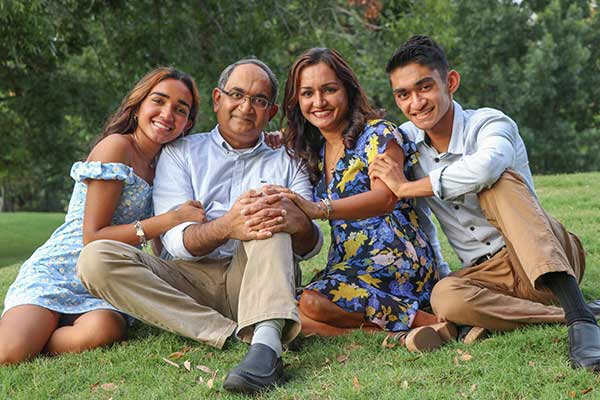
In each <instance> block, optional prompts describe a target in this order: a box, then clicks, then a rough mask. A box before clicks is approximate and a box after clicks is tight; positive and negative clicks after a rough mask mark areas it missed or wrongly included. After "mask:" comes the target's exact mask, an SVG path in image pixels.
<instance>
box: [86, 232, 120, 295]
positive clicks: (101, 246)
mask: <svg viewBox="0 0 600 400" xmlns="http://www.w3.org/2000/svg"><path fill="white" fill-rule="evenodd" d="M115 243H116V242H114V241H112V240H97V241H94V242H91V243H90V244H88V245H86V246H85V247H84V248H83V250H82V251H81V253H80V255H79V259H78V261H77V276H78V277H79V279H80V280H81V282H82V283H83V285H84V286H85V287H86V288H87V289H88V290H90V288H91V287H98V286H104V285H105V284H106V283H107V282H108V281H109V280H110V276H111V267H110V265H111V264H110V263H107V261H108V260H109V259H110V258H112V257H111V255H112V254H114V249H115Z"/></svg>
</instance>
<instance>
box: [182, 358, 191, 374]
mask: <svg viewBox="0 0 600 400" xmlns="http://www.w3.org/2000/svg"><path fill="white" fill-rule="evenodd" d="M183 367H184V368H185V369H187V370H188V371H191V370H192V363H191V362H190V361H189V360H185V361H184V362H183Z"/></svg>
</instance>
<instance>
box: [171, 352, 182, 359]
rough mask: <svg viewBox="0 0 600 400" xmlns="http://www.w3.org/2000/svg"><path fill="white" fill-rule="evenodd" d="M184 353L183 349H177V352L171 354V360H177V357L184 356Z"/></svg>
mask: <svg viewBox="0 0 600 400" xmlns="http://www.w3.org/2000/svg"><path fill="white" fill-rule="evenodd" d="M184 355H185V353H184V352H183V351H176V352H175V353H171V354H169V358H170V359H171V360H177V359H179V358H181V357H183V356H184Z"/></svg>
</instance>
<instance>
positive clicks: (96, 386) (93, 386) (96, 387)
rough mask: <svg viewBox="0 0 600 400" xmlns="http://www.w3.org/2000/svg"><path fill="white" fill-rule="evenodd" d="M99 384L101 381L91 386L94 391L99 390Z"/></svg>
mask: <svg viewBox="0 0 600 400" xmlns="http://www.w3.org/2000/svg"><path fill="white" fill-rule="evenodd" d="M98 386H100V382H96V383H94V384H93V385H92V386H90V389H92V392H96V391H97V390H98Z"/></svg>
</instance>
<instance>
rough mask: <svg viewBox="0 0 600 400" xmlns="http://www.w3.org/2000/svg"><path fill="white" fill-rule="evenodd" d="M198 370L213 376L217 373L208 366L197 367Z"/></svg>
mask: <svg viewBox="0 0 600 400" xmlns="http://www.w3.org/2000/svg"><path fill="white" fill-rule="evenodd" d="M196 368H197V369H199V370H200V371H202V372H204V373H205V374H213V373H214V372H215V371H213V370H212V369H210V368H208V367H207V366H206V365H196Z"/></svg>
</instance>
